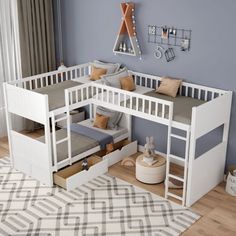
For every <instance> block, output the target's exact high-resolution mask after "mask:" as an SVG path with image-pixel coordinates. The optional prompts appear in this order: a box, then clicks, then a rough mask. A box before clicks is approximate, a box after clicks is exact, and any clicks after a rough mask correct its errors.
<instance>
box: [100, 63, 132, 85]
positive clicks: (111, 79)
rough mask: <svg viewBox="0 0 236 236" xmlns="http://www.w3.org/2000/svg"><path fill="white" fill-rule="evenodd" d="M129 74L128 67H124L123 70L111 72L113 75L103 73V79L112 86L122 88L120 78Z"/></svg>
mask: <svg viewBox="0 0 236 236" xmlns="http://www.w3.org/2000/svg"><path fill="white" fill-rule="evenodd" d="M128 75H129V73H128V70H127V68H126V67H125V68H123V69H122V70H119V71H118V72H116V73H114V74H111V75H103V76H101V77H102V81H103V82H104V83H105V84H106V85H108V86H111V87H115V88H119V89H121V84H120V79H121V78H124V77H127V76H128Z"/></svg>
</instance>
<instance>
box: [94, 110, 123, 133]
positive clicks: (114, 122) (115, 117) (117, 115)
mask: <svg viewBox="0 0 236 236" xmlns="http://www.w3.org/2000/svg"><path fill="white" fill-rule="evenodd" d="M96 113H98V114H99V115H103V116H108V117H109V120H108V125H107V127H108V128H109V129H116V128H117V126H118V124H119V122H120V119H121V117H122V113H121V112H118V111H113V110H110V109H107V108H105V107H102V106H98V107H97V110H96Z"/></svg>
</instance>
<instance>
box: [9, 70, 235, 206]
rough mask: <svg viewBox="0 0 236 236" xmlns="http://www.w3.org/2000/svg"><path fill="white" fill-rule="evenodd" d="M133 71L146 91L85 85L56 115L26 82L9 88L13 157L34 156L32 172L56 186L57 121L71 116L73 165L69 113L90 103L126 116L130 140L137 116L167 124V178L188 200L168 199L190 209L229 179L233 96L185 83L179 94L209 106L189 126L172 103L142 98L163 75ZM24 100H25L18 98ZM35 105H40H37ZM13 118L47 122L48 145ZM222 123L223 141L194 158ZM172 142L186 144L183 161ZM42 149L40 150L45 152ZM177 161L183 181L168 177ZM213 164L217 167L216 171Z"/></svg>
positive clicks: (71, 91) (196, 110) (194, 113)
mask: <svg viewBox="0 0 236 236" xmlns="http://www.w3.org/2000/svg"><path fill="white" fill-rule="evenodd" d="M68 70H70V69H68ZM130 73H131V74H133V76H134V80H135V83H136V84H137V85H138V86H139V87H138V89H140V88H141V87H142V88H143V89H142V88H141V91H142V92H140V91H138V93H135V92H127V91H123V90H120V89H116V88H112V87H108V86H105V85H101V84H97V83H86V84H83V85H80V86H76V87H72V88H68V89H66V90H65V104H66V106H65V107H63V108H59V109H57V110H54V111H50V110H49V105H48V96H47V95H42V94H39V93H35V92H32V91H29V90H26V89H22V88H21V87H20V86H21V83H15V84H4V91H5V101H6V111H7V123H8V135H9V144H10V155H11V160H12V164H13V166H15V165H16V160H20V159H21V160H22V162H21V163H19V164H22V163H26V159H27V161H30V160H31V159H30V157H32V156H34V159H36V160H37V159H39V160H40V161H38V162H37V164H38V165H37V166H34V165H33V164H34V163H33V162H32V165H31V167H30V168H31V170H30V171H31V173H34V171H35V170H37V169H39V167H40V169H42V170H43V171H44V173H46V174H45V180H46V181H43V182H46V183H47V184H48V185H52V184H53V181H52V173H53V171H57V169H58V166H57V165H53V150H52V149H54V148H55V145H56V141H55V140H56V138H55V128H54V127H55V126H54V125H55V122H56V119H55V117H56V116H57V115H59V114H62V113H64V112H66V116H65V117H64V119H67V131H68V133H67V134H68V137H67V139H65V140H63V141H67V142H68V150H69V153H68V158H67V159H66V161H64V163H63V165H62V166H65V165H66V164H71V163H72V162H73V161H74V160H73V158H72V157H71V151H70V147H71V144H70V125H69V119H68V118H69V112H70V111H71V110H74V109H76V108H78V107H81V106H85V105H90V108H91V109H90V111H91V112H90V114H93V112H92V107H93V105H95V106H96V105H102V106H105V107H108V108H110V109H113V110H117V111H120V112H123V113H125V114H127V119H126V121H127V128H128V132H129V133H128V135H129V137H130V136H131V116H132V115H133V116H137V117H140V118H144V119H147V120H151V121H154V122H157V123H160V124H163V125H167V126H168V138H167V144H168V145H167V146H168V148H167V180H168V178H175V179H178V180H180V181H183V183H184V191H183V196H182V197H181V198H180V197H178V196H176V195H174V194H171V193H170V192H169V190H168V187H167V188H166V194H165V195H166V197H168V196H170V197H175V198H177V199H179V200H182V202H183V204H184V205H187V206H190V205H192V204H193V203H194V202H195V201H197V200H198V199H199V198H200V197H202V196H203V195H204V194H205V193H207V192H208V191H209V190H210V189H212V188H213V187H214V186H216V185H217V184H218V183H219V182H221V181H222V180H223V175H224V166H225V158H226V149H227V141H228V130H229V120H230V110H231V100H232V92H230V91H223V90H219V89H214V88H209V87H204V86H199V85H194V84H190V83H183V84H182V87H181V89H180V92H179V93H180V95H182V96H185V97H192V98H197V99H199V100H200V99H202V100H205V103H204V104H202V105H199V106H198V107H193V108H191V121H190V123H189V124H188V123H184V122H180V121H177V120H175V119H173V111H174V102H173V101H166V100H163V99H160V98H156V97H151V96H147V95H143V94H141V93H143V92H144V91H146V92H147V91H152V90H153V88H154V87H155V86H156V85H157V83H159V81H160V78H159V77H157V76H152V75H146V74H141V73H137V72H132V71H130ZM49 74H50V73H49ZM29 80H30V79H29ZM78 94H80V95H82V96H80V99H78ZM19 97H20V98H21V99H18V98H19ZM35 104H38V105H37V107H36V106H35ZM11 114H17V115H20V116H23V117H26V118H28V119H31V120H33V121H36V122H39V123H41V124H43V125H44V126H45V143H42V142H36V141H35V140H33V139H30V138H28V137H26V136H24V135H22V134H19V133H17V132H15V131H14V130H13V129H12V125H11ZM50 118H51V120H52V124H53V126H52V128H53V129H52V137H53V138H52V139H51V136H50V135H51V133H50V126H49V121H50ZM220 125H224V132H223V140H222V142H221V143H220V144H218V145H217V146H216V147H214V148H212V149H211V150H209V151H207V152H206V153H204V154H202V155H201V156H200V157H198V158H195V149H196V141H197V139H198V138H200V137H201V136H203V135H205V134H207V133H208V132H210V131H211V130H214V129H215V128H217V127H219V126H220ZM172 128H176V129H179V130H182V131H185V137H183V136H179V135H176V134H173V133H172ZM172 138H177V139H181V140H183V141H185V142H186V150H185V158H184V159H183V158H180V157H177V156H174V155H172V154H171V153H170V149H171V139H172ZM51 143H52V144H53V145H51ZM29 146H31V148H30V150H29V149H28V147H29ZM52 146H53V148H52ZM37 150H40V152H39V151H37ZM34 159H32V160H34ZM172 160H177V161H179V162H182V163H183V165H184V166H185V171H184V178H180V177H176V176H173V175H170V174H169V162H170V161H172ZM213 161H214V168H211V166H212V162H213ZM60 167H61V166H59V168H60ZM199 173H201V175H199ZM35 177H36V178H38V179H40V178H42V176H41V175H40V174H39V176H35Z"/></svg>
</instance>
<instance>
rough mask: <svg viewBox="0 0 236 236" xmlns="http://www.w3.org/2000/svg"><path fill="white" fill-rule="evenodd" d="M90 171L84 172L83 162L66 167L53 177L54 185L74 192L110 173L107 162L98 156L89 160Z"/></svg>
mask: <svg viewBox="0 0 236 236" xmlns="http://www.w3.org/2000/svg"><path fill="white" fill-rule="evenodd" d="M88 164H89V169H88V170H87V171H86V170H82V161H79V162H76V163H74V164H73V165H71V166H69V167H66V168H64V169H62V170H60V171H58V172H56V173H54V175H53V179H54V183H55V184H56V185H58V186H60V187H62V188H64V189H66V190H72V189H74V188H76V187H78V186H80V185H82V184H85V183H87V182H88V181H90V180H92V179H94V178H96V177H97V176H99V175H102V174H104V173H106V172H107V171H108V163H107V160H105V159H104V160H103V159H102V158H101V157H98V156H95V155H93V156H91V157H90V158H88Z"/></svg>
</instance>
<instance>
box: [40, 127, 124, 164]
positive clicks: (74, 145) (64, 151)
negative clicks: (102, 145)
mask: <svg viewBox="0 0 236 236" xmlns="http://www.w3.org/2000/svg"><path fill="white" fill-rule="evenodd" d="M66 132H67V130H66V129H60V130H57V131H56V137H57V140H60V139H63V138H66V134H67V133H66ZM125 133H127V129H125V128H120V129H119V130H117V132H115V133H114V134H113V135H112V136H113V139H115V138H117V137H119V136H121V135H123V134H125ZM38 140H39V141H41V142H44V136H42V137H39V138H38ZM96 146H99V143H98V142H97V141H96V140H95V139H91V138H88V137H86V136H84V135H80V134H78V133H75V132H71V154H72V157H73V156H76V155H79V154H81V153H83V152H86V151H88V150H89V149H92V148H94V147H96ZM67 157H68V147H67V142H63V143H61V144H59V145H57V160H58V161H62V160H64V159H66V158H67Z"/></svg>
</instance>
